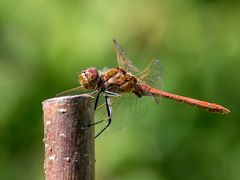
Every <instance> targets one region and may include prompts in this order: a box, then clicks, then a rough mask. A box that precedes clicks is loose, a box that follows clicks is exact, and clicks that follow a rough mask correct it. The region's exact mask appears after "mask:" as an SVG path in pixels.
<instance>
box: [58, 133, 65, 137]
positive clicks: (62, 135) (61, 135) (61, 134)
mask: <svg viewBox="0 0 240 180" xmlns="http://www.w3.org/2000/svg"><path fill="white" fill-rule="evenodd" d="M59 136H60V137H63V138H66V137H67V136H66V134H64V133H60V134H59Z"/></svg>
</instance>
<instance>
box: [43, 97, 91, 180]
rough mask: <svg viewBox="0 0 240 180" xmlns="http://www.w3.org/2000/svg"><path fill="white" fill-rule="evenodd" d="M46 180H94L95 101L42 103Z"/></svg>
mask: <svg viewBox="0 0 240 180" xmlns="http://www.w3.org/2000/svg"><path fill="white" fill-rule="evenodd" d="M43 112H44V143H45V162H44V169H45V179H46V180H60V179H61V180H63V179H64V180H94V179H95V156H94V127H93V126H91V127H89V128H86V126H87V125H89V124H92V123H93V118H94V99H93V98H92V97H91V96H90V95H77V96H64V97H56V98H52V99H49V100H46V101H44V102H43Z"/></svg>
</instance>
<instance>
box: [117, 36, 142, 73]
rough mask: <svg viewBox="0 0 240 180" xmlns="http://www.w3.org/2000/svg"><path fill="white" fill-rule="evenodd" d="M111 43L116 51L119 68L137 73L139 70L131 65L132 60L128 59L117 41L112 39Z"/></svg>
mask: <svg viewBox="0 0 240 180" xmlns="http://www.w3.org/2000/svg"><path fill="white" fill-rule="evenodd" d="M113 43H114V46H115V48H116V52H117V61H118V66H119V68H121V69H123V70H125V71H127V72H131V73H132V74H136V73H138V72H139V70H138V69H137V68H136V67H135V66H134V65H133V63H132V61H131V60H130V59H128V57H127V56H126V54H125V52H124V50H123V49H122V47H121V46H120V45H119V43H118V42H117V41H116V40H115V39H113Z"/></svg>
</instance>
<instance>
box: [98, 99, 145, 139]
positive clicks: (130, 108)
mask: <svg viewBox="0 0 240 180" xmlns="http://www.w3.org/2000/svg"><path fill="white" fill-rule="evenodd" d="M101 98H104V97H103V96H102V97H101ZM145 98H147V97H141V98H139V97H137V96H136V95H134V94H123V95H121V96H119V97H111V106H112V111H113V114H112V123H111V125H110V126H109V128H108V129H107V130H106V131H104V132H103V134H101V135H100V136H102V135H104V134H105V135H106V134H109V132H111V133H112V132H115V131H118V130H120V129H124V128H126V127H129V126H130V125H132V124H134V123H135V122H136V121H138V120H140V119H141V118H142V117H143V115H144V112H145V111H146V107H147V106H146V101H145V100H146V99H145ZM100 101H102V102H103V100H100ZM107 118H108V116H107V109H106V105H105V103H102V104H100V105H99V106H98V107H97V110H96V112H95V122H98V121H100V120H103V119H107ZM107 123H108V121H105V122H104V123H100V124H97V125H96V126H95V133H96V134H97V133H98V132H100V131H101V130H102V129H103V128H104V127H105V126H106V125H107Z"/></svg>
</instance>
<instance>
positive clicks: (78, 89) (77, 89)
mask: <svg viewBox="0 0 240 180" xmlns="http://www.w3.org/2000/svg"><path fill="white" fill-rule="evenodd" d="M91 91H92V90H86V89H85V88H84V87H83V86H78V87H75V88H72V89H69V90H66V91H63V92H60V93H57V94H56V96H57V97H58V96H67V95H76V94H84V93H89V92H91Z"/></svg>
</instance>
